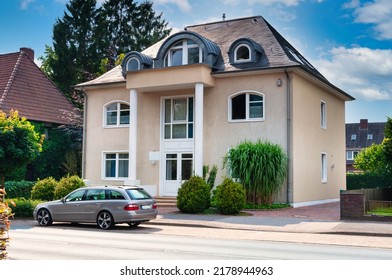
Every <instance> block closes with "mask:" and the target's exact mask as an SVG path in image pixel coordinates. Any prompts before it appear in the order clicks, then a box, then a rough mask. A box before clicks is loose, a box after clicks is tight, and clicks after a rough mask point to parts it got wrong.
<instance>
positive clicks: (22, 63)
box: [0, 48, 80, 180]
mask: <svg viewBox="0 0 392 280" xmlns="http://www.w3.org/2000/svg"><path fill="white" fill-rule="evenodd" d="M0 110H1V111H3V112H5V113H6V114H8V113H9V112H10V110H16V111H18V112H19V116H20V117H25V118H26V119H28V120H29V121H30V122H33V123H34V124H39V126H38V127H37V128H39V129H40V133H45V135H46V138H45V139H46V140H45V142H44V145H45V143H46V144H47V147H45V146H44V151H43V152H42V153H41V155H40V158H39V160H38V161H37V162H34V163H32V164H31V165H30V166H29V167H28V168H27V173H26V175H25V178H26V179H27V180H36V179H37V178H44V177H47V176H53V177H55V178H56V177H61V176H63V175H65V174H67V173H68V171H67V170H65V169H64V168H63V165H64V164H65V162H66V154H68V153H71V152H73V153H75V154H77V151H76V150H75V149H77V148H75V147H73V148H71V146H70V144H69V143H73V145H74V146H76V144H75V139H70V138H69V137H68V136H67V135H65V134H64V132H60V131H59V130H58V129H57V128H58V127H60V126H62V125H73V124H74V119H75V117H80V113H79V111H76V110H75V106H74V105H73V104H72V103H71V102H70V101H69V100H68V99H67V98H66V97H65V95H64V94H63V93H62V92H61V91H60V90H59V89H58V88H57V86H56V85H55V84H54V83H53V82H52V81H51V80H50V79H49V78H48V77H47V76H46V75H45V73H43V72H42V71H41V69H40V68H39V67H38V66H37V65H36V64H35V63H34V51H33V50H32V49H29V48H20V51H19V52H14V53H7V54H0ZM41 125H42V126H41ZM61 133H62V134H61ZM59 134H61V136H59ZM55 135H56V136H55ZM63 135H64V136H63ZM56 139H61V143H59V140H56ZM19 175H21V174H19ZM10 178H14V177H13V175H10ZM18 178H19V177H18Z"/></svg>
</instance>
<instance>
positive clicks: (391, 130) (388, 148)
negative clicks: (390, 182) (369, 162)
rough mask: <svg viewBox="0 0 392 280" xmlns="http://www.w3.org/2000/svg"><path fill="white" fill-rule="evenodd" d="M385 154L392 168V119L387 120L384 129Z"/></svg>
mask: <svg viewBox="0 0 392 280" xmlns="http://www.w3.org/2000/svg"><path fill="white" fill-rule="evenodd" d="M384 137H385V139H384V143H383V144H384V154H385V160H386V161H387V162H388V164H389V165H390V166H392V118H389V117H388V118H387V123H386V125H385V129H384Z"/></svg>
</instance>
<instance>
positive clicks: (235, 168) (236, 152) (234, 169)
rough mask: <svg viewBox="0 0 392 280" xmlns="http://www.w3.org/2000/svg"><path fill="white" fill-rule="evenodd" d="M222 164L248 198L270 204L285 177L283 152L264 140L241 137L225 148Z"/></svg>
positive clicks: (285, 166)
mask: <svg viewBox="0 0 392 280" xmlns="http://www.w3.org/2000/svg"><path fill="white" fill-rule="evenodd" d="M224 166H225V167H226V169H227V170H228V172H229V173H230V174H231V176H232V177H233V178H236V179H238V180H239V182H240V183H241V184H242V185H243V186H244V187H245V189H246V193H247V201H248V202H251V203H255V204H261V203H266V204H271V203H272V202H273V197H274V195H275V194H277V193H279V191H280V189H281V186H282V184H283V182H284V180H285V179H286V174H287V155H286V153H285V152H284V150H283V148H282V147H281V146H279V145H276V144H272V143H270V142H268V141H266V142H262V141H261V140H257V142H255V143H253V142H250V141H244V142H242V143H240V144H239V145H238V146H237V147H235V148H232V149H230V150H229V152H228V153H227V155H226V157H225V159H224Z"/></svg>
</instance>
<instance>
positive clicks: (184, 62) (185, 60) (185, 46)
mask: <svg viewBox="0 0 392 280" xmlns="http://www.w3.org/2000/svg"><path fill="white" fill-rule="evenodd" d="M188 40H191V39H184V40H182V44H181V45H180V46H173V47H171V48H170V49H169V50H168V51H167V53H166V55H165V58H164V63H165V67H168V66H172V51H173V50H182V64H181V65H187V64H188V51H189V49H193V48H196V47H197V48H199V63H202V62H203V50H202V48H201V47H200V45H198V44H190V45H188ZM192 41H193V40H192ZM178 43H179V42H177V43H176V44H178ZM176 44H175V45H176ZM175 66H179V65H175Z"/></svg>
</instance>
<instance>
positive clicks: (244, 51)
mask: <svg viewBox="0 0 392 280" xmlns="http://www.w3.org/2000/svg"><path fill="white" fill-rule="evenodd" d="M247 61H251V50H250V47H249V46H248V45H247V44H240V45H238V46H237V47H236V48H235V50H234V62H239V63H241V62H247Z"/></svg>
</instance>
